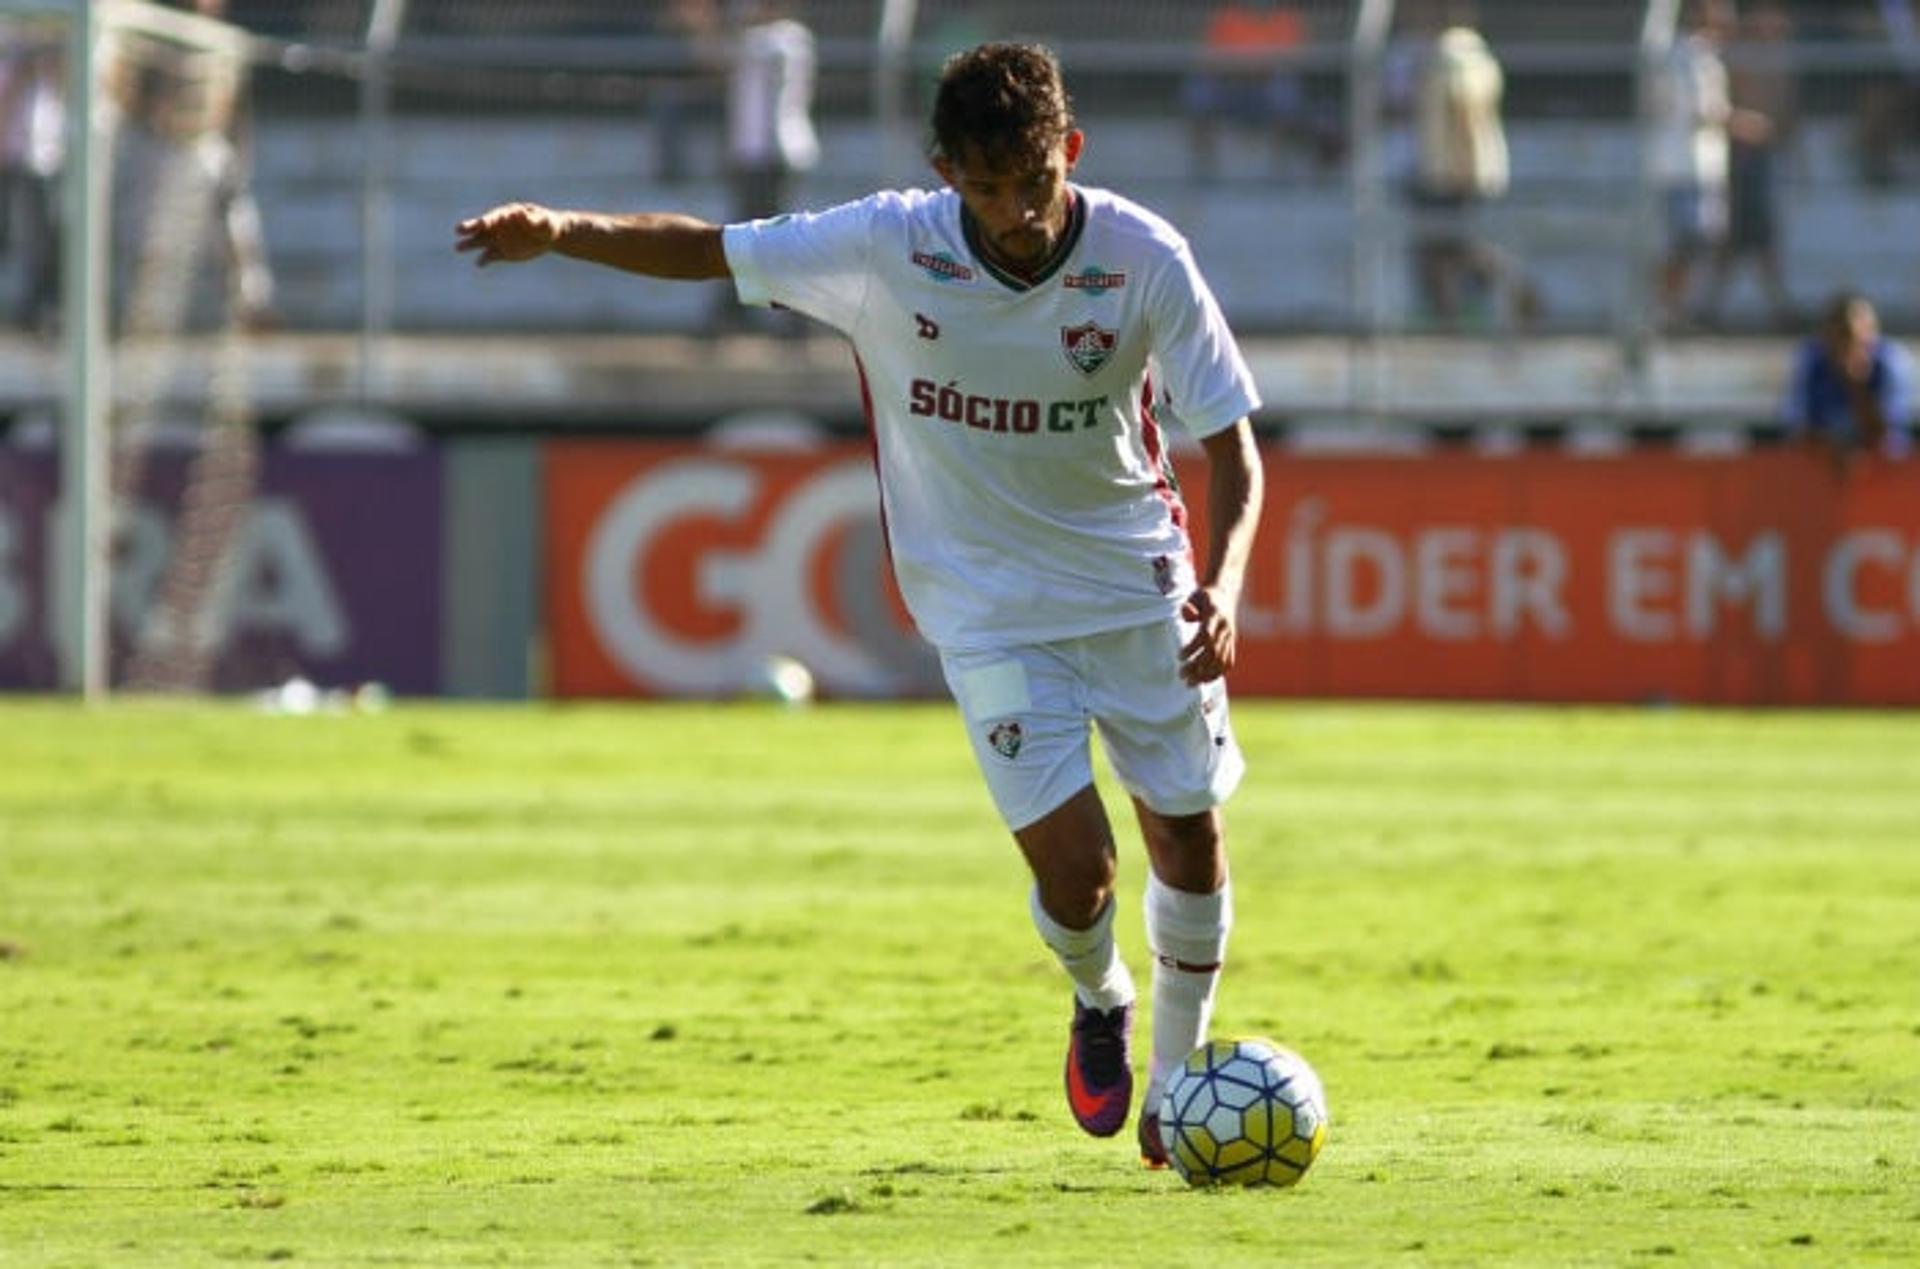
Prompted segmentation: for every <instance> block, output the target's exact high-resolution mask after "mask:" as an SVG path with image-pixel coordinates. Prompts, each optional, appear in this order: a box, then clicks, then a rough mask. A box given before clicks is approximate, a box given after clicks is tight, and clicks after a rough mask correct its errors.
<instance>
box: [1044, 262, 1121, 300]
mask: <svg viewBox="0 0 1920 1269" xmlns="http://www.w3.org/2000/svg"><path fill="white" fill-rule="evenodd" d="M1126 284H1127V275H1126V274H1124V273H1108V272H1107V271H1106V270H1105V269H1103V268H1101V267H1100V266H1099V265H1097V264H1090V265H1088V266H1087V267H1086V268H1084V269H1082V270H1080V272H1078V273H1069V274H1068V275H1067V276H1066V277H1064V278H1061V279H1060V285H1062V286H1064V287H1066V288H1067V289H1068V290H1069V291H1085V292H1086V293H1087V294H1088V295H1105V294H1106V293H1107V292H1108V291H1117V290H1119V289H1120V288H1121V287H1123V286H1125V285H1126Z"/></svg>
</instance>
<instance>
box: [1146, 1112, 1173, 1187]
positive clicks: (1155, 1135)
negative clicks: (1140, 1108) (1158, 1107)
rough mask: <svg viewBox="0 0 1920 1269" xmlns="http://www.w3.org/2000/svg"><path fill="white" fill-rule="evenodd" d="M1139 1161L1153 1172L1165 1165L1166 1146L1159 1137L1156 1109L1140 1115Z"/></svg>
mask: <svg viewBox="0 0 1920 1269" xmlns="http://www.w3.org/2000/svg"><path fill="white" fill-rule="evenodd" d="M1140 1162H1142V1163H1144V1164H1146V1165H1147V1166H1148V1167H1149V1168H1151V1169H1153V1170H1154V1171H1155V1172H1158V1171H1159V1170H1160V1169H1162V1168H1164V1167H1166V1166H1167V1147H1166V1145H1165V1144H1164V1143H1163V1142H1162V1141H1161V1139H1160V1115H1159V1113H1158V1112H1157V1111H1146V1112H1144V1113H1142V1114H1141V1116H1140Z"/></svg>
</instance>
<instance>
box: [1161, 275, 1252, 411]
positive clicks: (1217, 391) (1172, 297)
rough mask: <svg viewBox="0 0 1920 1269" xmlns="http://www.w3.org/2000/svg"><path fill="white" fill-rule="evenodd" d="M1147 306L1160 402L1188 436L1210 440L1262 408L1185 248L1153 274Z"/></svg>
mask: <svg viewBox="0 0 1920 1269" xmlns="http://www.w3.org/2000/svg"><path fill="white" fill-rule="evenodd" d="M1147 304H1148V321H1149V322H1151V323H1152V328H1153V352H1152V359H1153V366H1154V372H1155V375H1156V377H1157V378H1158V380H1159V382H1160V385H1161V396H1162V399H1163V400H1164V401H1165V403H1166V405H1167V406H1168V407H1169V408H1170V410H1171V411H1172V414H1173V417H1175V418H1176V419H1178V420H1179V421H1180V423H1181V425H1182V426H1184V427H1185V428H1186V430H1187V431H1188V432H1189V433H1191V434H1192V435H1193V436H1195V437H1205V436H1211V435H1213V434H1214V433H1215V432H1220V431H1224V430H1225V429H1226V428H1228V427H1231V426H1232V425H1233V424H1235V423H1237V422H1238V421H1239V420H1240V419H1242V418H1243V417H1245V416H1246V415H1249V414H1251V413H1253V412H1254V411H1255V410H1257V409H1259V408H1260V396H1259V393H1258V392H1257V391H1256V390H1255V388H1254V385H1253V373H1252V372H1251V371H1250V370H1248V369H1247V363H1246V361H1245V359H1244V358H1242V357H1241V355H1240V347H1239V345H1238V344H1236V343H1235V342H1234V338H1233V332H1232V331H1231V330H1229V329H1227V319H1226V317H1225V316H1224V315H1222V314H1221V312H1220V305H1219V303H1218V302H1216V301H1215V300H1214V298H1213V291H1212V289H1211V288H1209V287H1208V286H1207V280H1206V279H1205V278H1204V277H1202V276H1201V275H1200V267H1199V265H1198V264H1196V263H1195V261H1194V258H1193V252H1192V250H1191V249H1190V248H1189V247H1188V246H1187V245H1186V244H1185V243H1184V242H1183V243H1181V244H1180V245H1179V247H1178V249H1177V250H1176V251H1174V252H1173V253H1172V255H1171V257H1170V258H1169V259H1168V260H1167V261H1166V262H1165V264H1164V266H1163V267H1162V268H1160V269H1158V270H1157V271H1156V272H1155V273H1154V275H1153V280H1152V282H1151V284H1150V286H1149V288H1148V292H1147Z"/></svg>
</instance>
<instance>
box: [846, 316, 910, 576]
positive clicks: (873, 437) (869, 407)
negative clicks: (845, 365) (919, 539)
mask: <svg viewBox="0 0 1920 1269" xmlns="http://www.w3.org/2000/svg"><path fill="white" fill-rule="evenodd" d="M853 369H854V372H855V373H856V374H858V375H859V376H860V413H862V414H863V415H865V416H866V419H867V457H868V458H870V459H872V460H873V483H874V486H875V488H876V491H877V492H878V493H879V495H880V545H881V546H882V547H883V548H885V550H886V552H887V572H889V573H892V574H893V576H894V577H895V578H898V577H899V574H898V573H896V572H894V567H893V531H892V530H891V529H889V528H888V527H887V487H886V481H885V480H884V479H883V478H882V477H881V475H880V427H879V424H878V423H877V422H876V421H875V420H874V417H873V389H872V388H870V387H868V386H867V367H866V364H865V363H864V362H862V361H861V360H860V354H859V353H857V352H856V353H854V354H853Z"/></svg>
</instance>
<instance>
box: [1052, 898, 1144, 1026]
mask: <svg viewBox="0 0 1920 1269" xmlns="http://www.w3.org/2000/svg"><path fill="white" fill-rule="evenodd" d="M1027 906H1028V908H1029V909H1030V910H1031V911H1032V913H1033V928H1034V929H1036V930H1038V931H1040V941H1041V942H1043V943H1045V944H1046V945H1047V946H1048V947H1050V948H1052V949H1053V954H1054V955H1055V956H1057V957H1059V958H1060V966H1061V968H1062V969H1064V970H1066V971H1067V976H1068V977H1070V978H1072V979H1073V988H1074V993H1075V994H1076V995H1078V996H1079V997H1080V1003H1081V1004H1083V1005H1087V1006H1089V1007H1091V1008H1094V1009H1102V1010H1105V1009H1114V1008H1117V1007H1119V1006H1120V1005H1124V1004H1127V1003H1129V1002H1130V1001H1132V999H1133V975H1132V974H1129V973H1128V972H1127V963H1126V962H1125V961H1123V960H1121V959H1120V949H1119V947H1118V946H1117V945H1116V944H1115V943H1114V941H1113V900H1112V899H1108V900H1107V906H1106V907H1105V908H1104V909H1102V910H1101V912H1100V915H1099V916H1097V917H1095V918H1094V921H1093V925H1092V927H1091V928H1089V929H1085V930H1070V929H1068V928H1067V927H1066V926H1064V925H1062V924H1060V923H1059V922H1058V921H1056V920H1054V919H1053V918H1052V917H1051V916H1049V915H1048V914H1047V910H1046V909H1045V908H1043V907H1041V906H1040V891H1039V889H1038V887H1036V888H1035V889H1034V891H1033V893H1032V895H1031V896H1030V897H1029V899H1028V903H1027Z"/></svg>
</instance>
